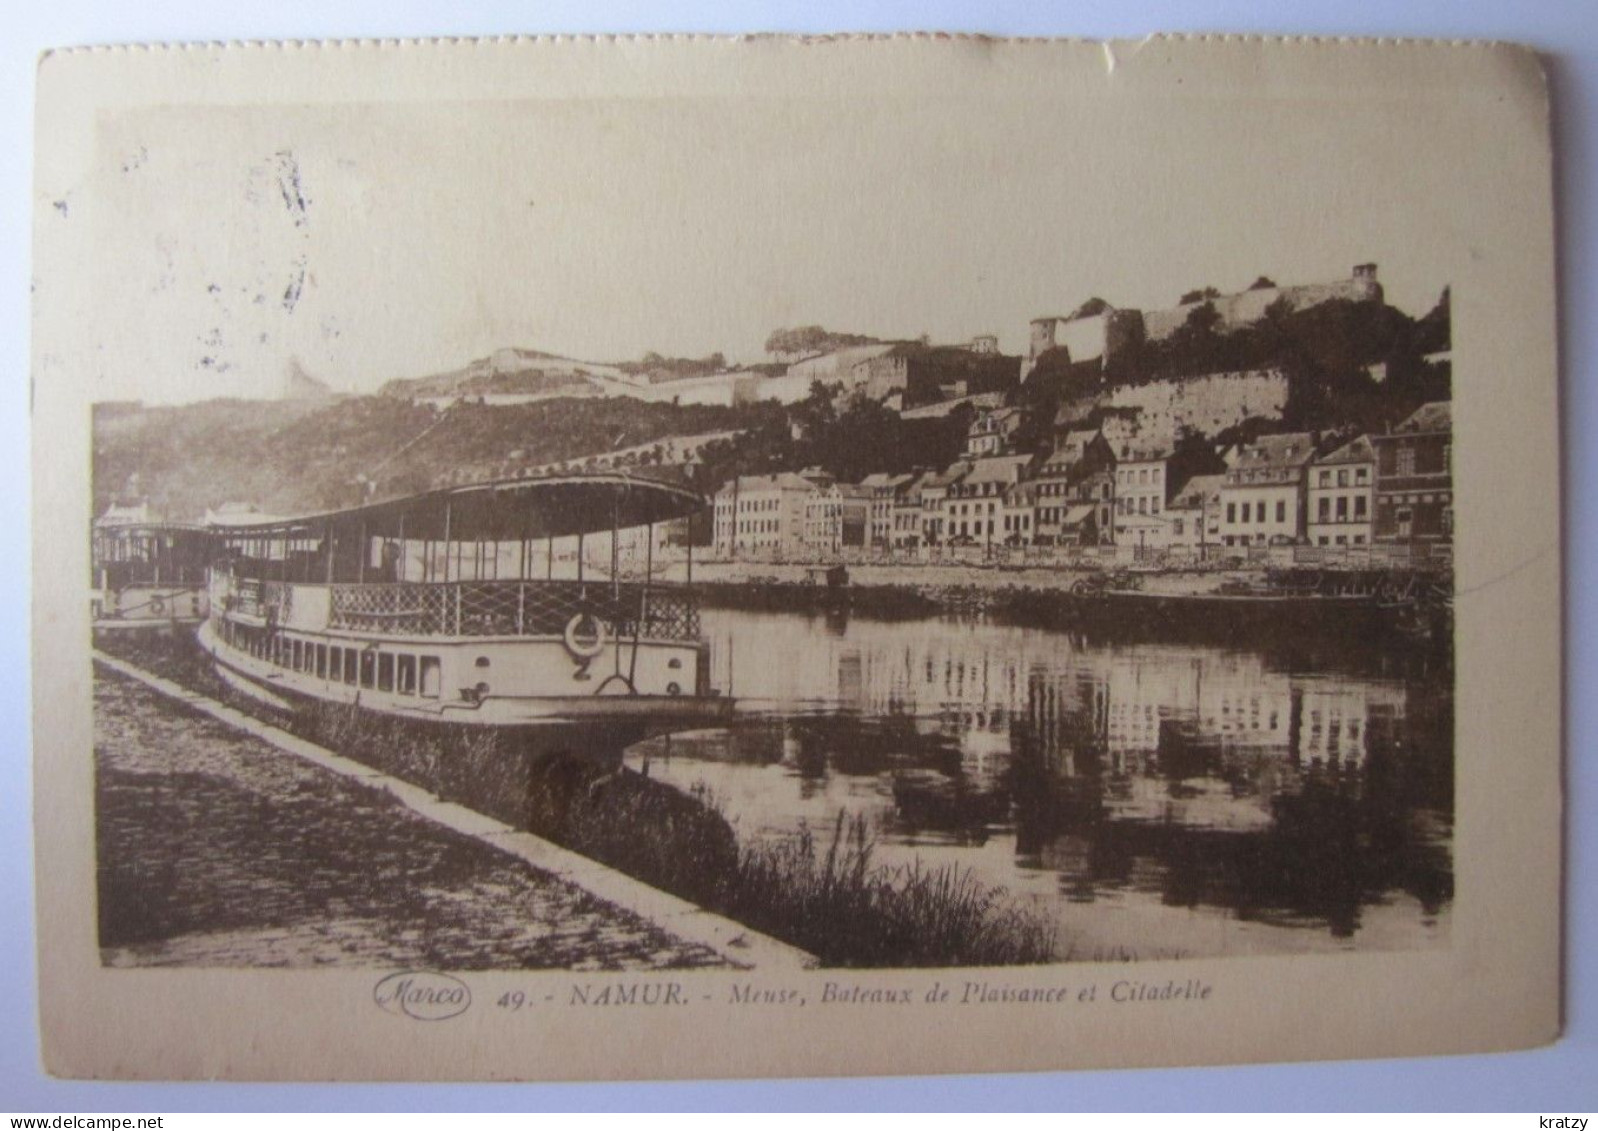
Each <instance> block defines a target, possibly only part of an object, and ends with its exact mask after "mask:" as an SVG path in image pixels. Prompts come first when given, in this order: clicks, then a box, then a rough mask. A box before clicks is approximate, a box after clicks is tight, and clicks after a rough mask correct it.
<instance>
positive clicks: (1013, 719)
mask: <svg viewBox="0 0 1598 1131" xmlns="http://www.w3.org/2000/svg"><path fill="white" fill-rule="evenodd" d="M706 627H707V631H709V632H712V633H714V634H716V635H715V637H714V638H715V639H716V640H718V642H719V643H720V646H719V647H718V648H717V657H716V658H717V661H718V663H719V664H720V665H721V667H722V670H721V671H718V672H717V678H718V681H719V683H720V685H721V686H724V687H726V686H729V685H730V686H731V687H732V692H733V694H734V695H735V696H736V697H737V698H738V699H739V701H740V703H741V704H742V706H743V709H744V710H746V711H752V712H756V717H754V718H751V719H750V720H749V722H747V723H746V724H742V725H740V726H738V727H736V728H733V729H731V730H729V731H722V732H714V733H709V734H704V735H697V736H687V737H684V736H678V737H677V738H676V739H674V740H673V741H672V742H671V743H670V744H669V751H670V758H669V760H667V761H664V762H663V761H662V758H663V756H664V755H666V754H667V750H668V746H667V745H665V744H663V743H662V742H661V741H659V740H657V741H656V742H654V743H650V744H646V745H645V746H644V747H641V748H639V749H638V750H635V752H634V754H633V755H632V756H633V757H634V758H648V759H651V760H653V761H654V762H655V764H656V767H657V768H656V769H655V770H654V772H656V773H657V774H662V775H663V776H665V777H666V779H667V780H672V781H676V782H678V783H679V784H683V785H684V786H685V787H686V786H687V785H692V784H695V783H696V782H701V781H702V782H704V783H705V784H706V785H708V786H709V787H710V789H711V790H712V792H713V793H715V794H716V795H717V796H718V797H721V798H723V800H724V803H725V804H728V805H729V807H730V808H732V809H733V810H734V811H733V812H732V813H730V815H732V816H734V817H735V818H736V819H737V821H738V823H739V828H740V833H741V835H765V834H779V833H783V832H787V831H791V830H792V829H793V828H795V827H797V825H798V824H799V823H800V822H807V823H811V824H813V825H814V824H817V823H819V824H822V825H825V824H828V823H830V818H831V817H833V816H835V815H836V812H837V810H838V809H839V808H846V809H850V810H851V811H854V812H864V813H866V814H867V815H868V816H869V817H870V818H871V819H872V821H873V823H874V825H875V828H876V832H877V836H878V843H879V846H880V847H879V857H882V858H886V859H890V860H891V859H894V858H896V853H897V855H898V857H902V858H908V855H909V854H911V853H914V854H919V855H921V856H922V857H923V858H925V859H927V860H928V861H931V862H937V863H944V862H953V863H957V864H962V865H963V866H969V867H971V868H973V869H974V870H975V871H977V872H978V874H979V877H980V878H981V879H983V880H984V881H986V882H989V883H1002V884H1004V885H1005V886H1007V887H1009V888H1011V889H1012V890H1013V891H1015V892H1017V893H1022V894H1025V895H1026V896H1027V897H1028V898H1035V899H1043V900H1047V899H1053V900H1055V901H1058V903H1059V904H1060V905H1061V906H1062V908H1067V909H1068V908H1071V907H1074V908H1078V909H1079V910H1078V911H1077V912H1069V911H1063V912H1062V914H1065V915H1066V917H1067V919H1068V920H1070V918H1071V915H1078V916H1080V915H1081V914H1086V913H1087V909H1089V908H1090V907H1092V906H1093V905H1103V906H1113V907H1118V908H1122V909H1126V908H1129V907H1135V908H1137V909H1138V911H1139V915H1140V916H1142V917H1141V918H1140V919H1139V920H1138V921H1139V922H1140V923H1147V922H1149V921H1151V920H1150V916H1151V915H1152V916H1154V917H1155V918H1157V919H1159V924H1158V926H1159V929H1160V930H1162V931H1164V932H1165V934H1164V937H1166V938H1167V939H1172V940H1175V941H1174V943H1173V944H1172V945H1173V946H1175V947H1176V948H1177V949H1183V950H1194V949H1195V948H1193V947H1187V946H1186V945H1185V944H1184V943H1183V942H1182V940H1183V930H1182V927H1181V923H1180V918H1179V914H1180V913H1181V912H1184V911H1185V912H1189V913H1193V914H1203V915H1205V916H1209V917H1212V918H1213V917H1215V916H1217V915H1219V916H1222V917H1224V918H1228V919H1231V920H1234V921H1240V922H1247V923H1251V924H1256V925H1260V926H1261V927H1262V928H1263V927H1269V928H1284V930H1281V931H1270V932H1268V933H1269V934H1270V937H1271V938H1272V939H1274V940H1276V941H1275V943H1273V944H1270V945H1268V946H1267V947H1266V949H1271V948H1272V946H1274V947H1275V948H1276V949H1288V950H1290V949H1294V943H1293V942H1292V938H1293V937H1294V936H1299V935H1304V934H1306V933H1314V934H1319V935H1321V936H1322V937H1330V938H1332V939H1335V940H1345V941H1348V942H1349V943H1350V945H1351V944H1352V943H1351V940H1354V939H1355V938H1356V937H1357V936H1358V935H1359V934H1360V932H1361V931H1362V929H1363V927H1364V925H1365V922H1366V920H1367V919H1368V918H1369V917H1370V916H1371V915H1372V914H1373V913H1379V912H1381V910H1382V909H1384V908H1390V907H1393V906H1395V905H1399V904H1401V905H1402V907H1403V908H1404V909H1405V911H1404V914H1405V915H1407V916H1408V917H1409V920H1413V922H1412V923H1411V924H1410V925H1409V926H1408V927H1406V926H1405V923H1404V922H1400V923H1398V924H1397V925H1396V926H1395V925H1394V923H1393V920H1394V918H1395V917H1394V916H1393V915H1387V916H1386V918H1385V919H1384V922H1383V927H1382V929H1381V931H1380V932H1379V934H1380V935H1381V938H1382V939H1383V940H1384V941H1383V945H1426V944H1429V943H1430V942H1433V941H1436V936H1437V931H1436V930H1435V928H1436V921H1437V918H1438V916H1439V914H1440V913H1442V912H1443V911H1444V909H1445V908H1446V906H1447V904H1448V903H1449V901H1450V899H1451V896H1452V865H1451V858H1450V845H1451V836H1452V812H1453V795H1452V782H1453V735H1452V696H1451V688H1450V686H1449V683H1450V679H1451V677H1450V676H1449V675H1448V674H1447V673H1443V672H1434V671H1429V670H1426V669H1424V668H1423V667H1421V666H1419V665H1418V664H1416V665H1411V666H1410V667H1406V666H1405V665H1404V664H1401V663H1399V664H1395V663H1394V661H1393V658H1392V656H1391V655H1389V654H1385V653H1382V652H1381V651H1380V650H1375V649H1372V650H1369V651H1370V654H1361V651H1360V650H1359V649H1358V648H1350V647H1348V646H1345V645H1338V646H1336V647H1330V648H1329V647H1327V646H1326V645H1325V644H1324V642H1321V643H1319V644H1317V645H1314V646H1309V645H1305V644H1304V643H1303V642H1297V641H1290V642H1284V643H1283V644H1282V645H1281V646H1272V645H1271V644H1269V643H1267V644H1266V645H1264V646H1262V647H1261V648H1260V649H1259V650H1258V651H1249V652H1242V651H1237V650H1226V649H1221V648H1212V647H1206V646H1203V645H1189V644H1183V645H1154V644H1135V643H1132V644H1129V643H1124V642H1122V643H1116V642H1110V641H1095V640H1088V639H1083V638H1081V637H1076V636H1072V635H1069V634H1065V633H1060V632H1054V631H1046V630H1039V629H1032V628H1026V627H1017V626H1004V625H998V624H993V623H989V622H986V621H964V622H962V621H956V620H952V619H946V618H945V619H933V620H918V621H908V622H884V621H873V620H867V619H863V618H854V619H851V620H847V621H840V619H839V618H837V617H834V618H832V619H830V620H827V621H823V620H820V619H811V618H805V617H802V616H789V615H773V614H764V613H747V612H731V611H726V610H710V611H708V612H707V614H706ZM1317 649H1319V650H1317ZM729 659H731V661H732V662H731V663H729ZM746 771H747V772H746ZM754 771H774V772H764V773H762V774H761V776H760V777H758V778H755V777H751V776H750V773H749V772H754ZM1001 850H1002V855H1001ZM1073 921H1074V920H1073ZM1406 922H1407V920H1406ZM1295 929H1296V930H1295ZM1406 935H1414V936H1416V937H1414V938H1408V937H1406ZM1250 945H1251V946H1255V947H1258V945H1260V944H1259V943H1258V941H1257V940H1254V941H1252V942H1251V943H1250ZM1206 949H1209V950H1213V949H1214V947H1213V946H1207V944H1201V945H1199V946H1197V947H1196V950H1198V951H1204V950H1206ZM1221 949H1222V950H1223V951H1224V949H1225V946H1224V945H1223V946H1222V948H1221Z"/></svg>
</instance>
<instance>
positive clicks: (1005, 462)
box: [965, 456, 1032, 483]
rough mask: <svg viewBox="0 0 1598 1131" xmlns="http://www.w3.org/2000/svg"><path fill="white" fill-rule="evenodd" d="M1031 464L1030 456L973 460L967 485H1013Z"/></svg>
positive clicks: (991, 457)
mask: <svg viewBox="0 0 1598 1131" xmlns="http://www.w3.org/2000/svg"><path fill="white" fill-rule="evenodd" d="M1031 462H1032V457H1031V456H987V457H985V458H983V459H979V460H975V461H973V462H972V465H971V472H970V474H969V475H967V476H966V479H965V481H966V482H967V483H1013V482H1015V481H1016V480H1017V479H1019V478H1020V477H1021V473H1022V472H1024V471H1025V470H1026V468H1027V465H1028V464H1030V463H1031Z"/></svg>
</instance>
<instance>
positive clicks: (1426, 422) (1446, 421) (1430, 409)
mask: <svg viewBox="0 0 1598 1131" xmlns="http://www.w3.org/2000/svg"><path fill="white" fill-rule="evenodd" d="M1453 430H1454V404H1453V402H1452V401H1432V402H1431V403H1430V404H1423V405H1421V406H1420V407H1419V408H1417V409H1416V410H1415V411H1414V412H1412V413H1410V414H1409V415H1408V416H1407V417H1405V418H1404V419H1403V421H1401V422H1400V423H1399V424H1398V425H1397V426H1396V427H1395V428H1394V429H1393V431H1394V432H1452V431H1453Z"/></svg>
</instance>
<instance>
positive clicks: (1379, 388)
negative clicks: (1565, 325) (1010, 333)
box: [1015, 290, 1451, 444]
mask: <svg viewBox="0 0 1598 1131" xmlns="http://www.w3.org/2000/svg"><path fill="white" fill-rule="evenodd" d="M1450 338H1451V329H1450V318H1449V298H1448V292H1447V291H1446V290H1445V291H1444V292H1443V294H1442V297H1441V298H1440V299H1439V300H1438V303H1437V305H1436V306H1435V307H1434V308H1433V309H1432V310H1430V311H1429V312H1427V313H1426V314H1425V315H1423V316H1422V317H1420V318H1413V317H1411V316H1410V315H1408V314H1406V313H1404V312H1403V311H1401V310H1399V309H1398V308H1396V307H1393V306H1389V305H1387V304H1386V303H1384V302H1351V301H1347V300H1343V299H1335V300H1332V301H1328V302H1323V303H1318V304H1316V305H1314V306H1311V307H1308V308H1306V309H1302V310H1296V311H1295V310H1291V309H1288V308H1286V306H1285V304H1284V305H1282V306H1273V307H1272V308H1270V309H1269V310H1267V312H1266V317H1265V318H1264V319H1262V320H1261V321H1259V322H1258V323H1256V324H1254V325H1251V326H1248V327H1243V328H1232V329H1228V328H1225V327H1223V326H1222V325H1220V323H1219V321H1218V318H1217V316H1216V314H1215V312H1214V310H1213V309H1210V308H1209V307H1208V305H1207V304H1206V305H1200V306H1197V307H1195V308H1193V310H1192V311H1190V312H1189V315H1188V319H1187V322H1186V323H1185V324H1184V325H1183V326H1181V327H1180V328H1178V330H1177V331H1176V332H1175V333H1173V334H1171V335H1170V336H1169V337H1167V338H1165V339H1163V340H1160V341H1146V342H1135V343H1132V344H1130V345H1129V346H1127V347H1126V348H1123V349H1121V350H1120V351H1119V352H1118V353H1117V355H1116V356H1115V357H1114V358H1113V359H1112V360H1111V361H1109V362H1108V363H1104V364H1101V363H1100V362H1099V361H1098V360H1096V359H1095V360H1090V361H1086V362H1075V361H1073V360H1072V358H1071V357H1070V355H1069V353H1068V352H1067V351H1066V350H1065V349H1063V348H1055V349H1051V350H1048V351H1046V352H1045V353H1043V354H1042V355H1040V356H1039V358H1038V360H1037V364H1036V365H1035V366H1034V368H1033V369H1032V371H1031V373H1030V374H1029V375H1028V377H1027V380H1026V383H1025V384H1024V385H1023V386H1022V388H1021V389H1020V390H1019V391H1018V393H1017V395H1016V398H1015V400H1016V403H1018V404H1021V405H1023V406H1025V407H1027V408H1028V409H1029V410H1031V411H1032V413H1033V414H1034V417H1035V420H1036V421H1037V423H1036V424H1035V426H1034V427H1032V428H1030V429H1029V430H1028V432H1027V433H1026V435H1024V436H1023V437H1022V439H1023V441H1030V442H1035V443H1038V444H1043V443H1046V442H1047V439H1048V435H1047V429H1046V427H1044V426H1043V424H1042V421H1051V420H1053V419H1054V415H1055V411H1056V410H1057V409H1058V407H1059V406H1060V405H1061V404H1065V403H1068V402H1077V403H1083V402H1087V403H1091V402H1093V401H1097V402H1098V403H1099V404H1101V405H1102V404H1104V403H1106V402H1107V400H1108V399H1109V396H1110V394H1113V393H1114V392H1115V391H1116V390H1118V389H1125V388H1127V387H1130V386H1139V385H1148V384H1151V383H1155V382H1165V383H1173V382H1174V383H1180V382H1186V381H1192V380H1195V379H1206V378H1209V377H1211V376H1212V375H1215V374H1236V375H1240V376H1246V375H1248V374H1251V373H1257V372H1259V371H1263V370H1277V371H1280V372H1281V373H1282V374H1283V375H1285V377H1286V379H1287V383H1288V399H1287V403H1286V406H1285V410H1284V411H1283V413H1282V419H1281V422H1280V423H1281V424H1282V426H1283V427H1285V428H1305V429H1338V430H1342V429H1349V430H1355V431H1364V430H1379V429H1381V428H1383V427H1385V426H1387V425H1390V424H1392V423H1394V422H1396V421H1398V420H1400V419H1402V418H1403V417H1405V416H1407V415H1409V413H1411V412H1413V411H1414V410H1415V409H1416V408H1417V407H1419V406H1420V405H1421V404H1424V403H1425V402H1427V401H1433V400H1446V399H1448V398H1449V396H1450V386H1451V373H1450V365H1449V363H1448V362H1446V361H1435V360H1431V359H1429V358H1428V356H1427V355H1429V354H1436V353H1438V352H1441V351H1446V350H1447V349H1448V346H1449V342H1450Z"/></svg>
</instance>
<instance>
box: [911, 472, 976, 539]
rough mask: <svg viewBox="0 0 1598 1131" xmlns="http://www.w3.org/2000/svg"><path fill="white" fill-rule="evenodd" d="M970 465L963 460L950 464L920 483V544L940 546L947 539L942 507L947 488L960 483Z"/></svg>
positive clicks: (947, 494)
mask: <svg viewBox="0 0 1598 1131" xmlns="http://www.w3.org/2000/svg"><path fill="white" fill-rule="evenodd" d="M970 470H971V465H970V464H969V463H967V462H965V461H963V460H959V461H956V462H954V463H951V464H950V465H949V466H948V467H946V468H945V469H944V470H942V471H938V472H933V473H931V474H929V475H927V476H926V478H924V479H923V480H922V481H921V544H922V545H923V546H941V545H943V544H944V542H945V541H946V540H947V539H948V536H949V534H948V530H947V528H946V527H945V526H944V509H943V505H944V502H945V500H947V498H948V496H949V488H950V487H951V486H952V485H953V484H955V483H957V482H959V481H960V479H961V478H963V477H964V475H965V473H966V472H968V471H970Z"/></svg>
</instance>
